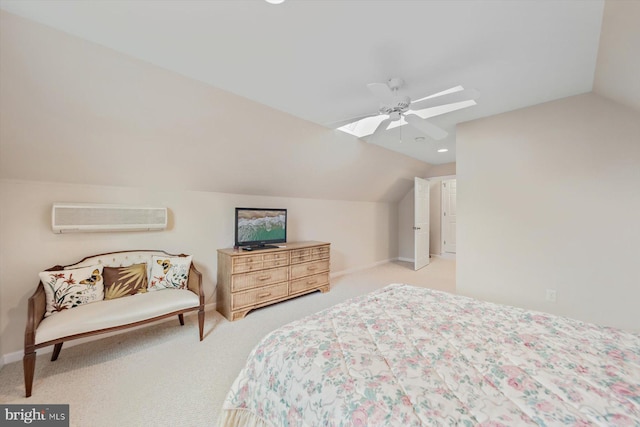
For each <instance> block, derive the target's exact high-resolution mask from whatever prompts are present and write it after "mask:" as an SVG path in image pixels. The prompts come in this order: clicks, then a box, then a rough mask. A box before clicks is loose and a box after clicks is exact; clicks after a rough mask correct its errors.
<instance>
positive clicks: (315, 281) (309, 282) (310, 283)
mask: <svg viewBox="0 0 640 427" xmlns="http://www.w3.org/2000/svg"><path fill="white" fill-rule="evenodd" d="M316 283H318V281H317V280H309V281H308V282H307V285H315V284H316Z"/></svg>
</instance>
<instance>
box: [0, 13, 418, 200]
mask: <svg viewBox="0 0 640 427" xmlns="http://www.w3.org/2000/svg"><path fill="white" fill-rule="evenodd" d="M0 19H1V21H0V31H1V33H0V52H1V53H0V70H1V72H0V111H1V112H2V114H1V115H0V178H5V179H23V180H39V181H51V182H64V183H82V184H96V185H115V186H134V187H162V188H166V189H187V190H202V191H217V192H227V193H238V194H259V195H273V196H288V197H305V198H321V199H341V200H353V201H396V200H398V199H399V198H400V197H401V196H402V195H404V194H405V193H406V191H408V189H409V188H410V186H411V183H412V180H413V177H414V176H424V175H425V174H426V173H427V171H428V170H429V167H430V165H428V164H426V163H424V162H422V161H419V160H416V159H413V158H410V157H406V156H403V155H401V154H398V153H394V152H391V151H388V150H385V149H383V148H380V147H376V146H371V145H368V144H366V143H364V142H362V141H360V140H357V139H356V138H353V137H350V136H348V135H346V134H341V133H336V131H333V130H330V129H327V128H325V127H322V126H319V125H317V124H314V123H311V122H308V121H306V120H303V119H300V118H297V117H294V116H292V115H290V114H287V113H284V112H281V111H278V110H275V109H273V108H270V107H267V106H265V105H262V104H259V103H256V102H254V101H251V100H248V99H245V98H242V97H239V96H237V95H233V94H231V93H229V92H226V91H223V90H220V89H216V88H214V87H212V86H210V85H207V84H205V83H202V82H199V81H196V80H194V79H190V78H187V77H184V76H181V75H179V74H177V73H175V72H171V71H168V70H165V69H163V68H160V67H157V66H155V65H151V64H149V63H147V62H144V61H141V60H138V59H135V58H132V57H130V56H128V55H124V54H121V53H118V52H115V51H113V50H111V49H108V48H105V47H102V46H99V45H96V44H95V43H92V42H88V41H86V40H83V39H80V38H77V37H74V36H70V35H68V34H65V33H62V32H60V31H57V30H53V29H51V28H50V27H47V26H44V25H41V24H38V23H35V22H33V21H29V20H26V19H23V18H20V17H18V16H16V15H12V14H9V13H6V12H2V13H1V18H0Z"/></svg>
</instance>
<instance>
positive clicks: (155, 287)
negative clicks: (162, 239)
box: [149, 255, 191, 291]
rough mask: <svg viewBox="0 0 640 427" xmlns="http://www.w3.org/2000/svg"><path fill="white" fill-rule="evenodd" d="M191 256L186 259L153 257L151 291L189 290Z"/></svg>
mask: <svg viewBox="0 0 640 427" xmlns="http://www.w3.org/2000/svg"><path fill="white" fill-rule="evenodd" d="M190 266H191V255H189V256H186V257H167V256H153V257H152V258H151V277H150V280H149V290H150V291H159V290H161V289H187V281H188V280H189V267H190Z"/></svg>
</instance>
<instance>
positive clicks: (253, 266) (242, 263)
mask: <svg viewBox="0 0 640 427" xmlns="http://www.w3.org/2000/svg"><path fill="white" fill-rule="evenodd" d="M262 268H263V267H262V255H246V256H239V257H234V258H233V266H232V267H231V273H244V272H246V271H255V270H261V269H262Z"/></svg>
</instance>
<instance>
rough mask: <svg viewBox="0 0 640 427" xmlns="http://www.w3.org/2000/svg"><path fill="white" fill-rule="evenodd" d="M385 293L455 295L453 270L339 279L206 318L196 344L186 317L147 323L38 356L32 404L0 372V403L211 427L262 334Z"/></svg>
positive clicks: (85, 417)
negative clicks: (408, 288) (397, 287)
mask: <svg viewBox="0 0 640 427" xmlns="http://www.w3.org/2000/svg"><path fill="white" fill-rule="evenodd" d="M390 283H409V284H413V285H416V286H424V287H429V288H433V289H439V290H444V291H449V292H455V261H454V260H448V259H441V258H435V259H434V258H432V262H431V264H430V265H429V266H427V267H425V268H423V269H422V270H419V271H417V272H416V271H413V270H412V267H411V265H410V264H409V263H405V262H393V263H388V264H383V265H380V266H377V267H374V268H370V269H367V270H362V271H359V272H356V273H352V274H348V275H344V276H340V277H337V278H335V279H334V280H333V281H332V286H331V291H330V292H329V293H326V294H321V293H319V292H315V293H313V294H310V295H306V296H302V297H299V298H296V299H294V300H290V301H286V302H283V303H280V304H276V305H273V306H269V307H265V308H262V309H260V310H255V311H253V312H250V313H249V315H248V316H247V317H246V318H245V319H243V320H239V321H236V322H229V321H227V320H226V319H225V318H224V317H222V316H221V315H220V314H219V313H217V312H215V311H208V312H207V313H206V322H205V339H204V341H202V342H199V341H198V329H197V326H196V317H195V316H186V317H185V325H184V326H183V327H180V325H179V323H178V319H177V318H176V319H172V320H170V321H165V322H162V323H157V324H154V325H151V326H147V327H144V328H141V329H138V330H134V331H129V332H125V333H121V334H119V335H116V336H110V337H107V338H103V339H100V340H97V341H93V342H89V343H84V344H80V345H77V346H73V347H68V348H64V347H63V349H62V352H61V353H60V357H59V359H58V360H57V361H56V362H51V361H49V358H50V354H42V355H40V356H38V359H37V362H36V374H35V381H34V385H33V396H32V397H31V398H29V399H25V398H24V384H23V376H22V375H23V374H22V363H21V362H17V363H12V364H9V365H7V366H5V367H4V368H3V369H2V370H1V371H0V403H29V404H55V403H68V404H69V405H70V419H71V425H72V426H97V427H99V426H114V425H118V426H147V425H154V426H205V425H214V424H215V421H216V420H217V417H218V414H219V411H220V408H221V406H222V403H223V401H224V398H225V396H226V393H227V391H228V390H229V388H230V387H231V384H232V382H233V380H234V379H235V377H236V376H237V374H238V372H239V371H240V369H241V368H242V366H243V365H244V363H245V361H246V358H247V355H248V354H249V352H250V351H251V349H252V348H253V347H254V346H255V345H256V344H257V343H258V341H259V340H260V339H261V338H262V337H263V336H264V335H266V334H267V333H268V332H270V331H271V330H273V329H275V328H277V327H279V326H281V325H284V324H286V323H288V322H290V321H292V320H296V319H299V318H301V317H304V316H305V315H307V314H311V313H315V312H317V311H319V310H322V309H324V308H327V307H330V306H332V305H334V304H336V303H338V302H341V301H344V300H346V299H348V298H351V297H354V296H357V295H361V294H364V293H368V292H370V291H373V290H375V289H379V288H381V287H384V286H386V285H388V284H390Z"/></svg>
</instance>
